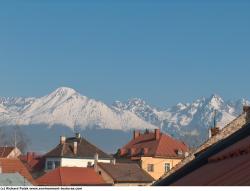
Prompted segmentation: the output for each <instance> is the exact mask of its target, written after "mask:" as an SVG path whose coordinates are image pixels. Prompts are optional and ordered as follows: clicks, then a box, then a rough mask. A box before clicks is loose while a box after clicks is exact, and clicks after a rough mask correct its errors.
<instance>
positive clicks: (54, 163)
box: [47, 161, 61, 170]
mask: <svg viewBox="0 0 250 191" xmlns="http://www.w3.org/2000/svg"><path fill="white" fill-rule="evenodd" d="M60 165H61V163H60V161H47V169H48V170H52V169H55V168H58V167H60Z"/></svg>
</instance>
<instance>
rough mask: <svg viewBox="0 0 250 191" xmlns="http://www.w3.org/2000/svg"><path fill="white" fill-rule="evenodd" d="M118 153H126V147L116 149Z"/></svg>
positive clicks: (121, 154)
mask: <svg viewBox="0 0 250 191" xmlns="http://www.w3.org/2000/svg"><path fill="white" fill-rule="evenodd" d="M118 153H119V155H120V156H123V155H125V154H126V149H124V148H121V149H119V150H118Z"/></svg>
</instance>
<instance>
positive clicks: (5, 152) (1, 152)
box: [0, 147, 15, 158]
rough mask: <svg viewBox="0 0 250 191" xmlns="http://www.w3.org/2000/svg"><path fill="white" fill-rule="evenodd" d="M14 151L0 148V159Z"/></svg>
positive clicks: (12, 148)
mask: <svg viewBox="0 0 250 191" xmlns="http://www.w3.org/2000/svg"><path fill="white" fill-rule="evenodd" d="M14 149H15V147H0V158H6V157H8V156H9V154H10V153H11V152H12V151H13V150H14Z"/></svg>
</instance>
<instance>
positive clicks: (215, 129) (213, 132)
mask: <svg viewBox="0 0 250 191" xmlns="http://www.w3.org/2000/svg"><path fill="white" fill-rule="evenodd" d="M219 132H220V128H219V127H213V128H210V129H209V138H211V137H213V136H215V135H217V134H218V133H219Z"/></svg>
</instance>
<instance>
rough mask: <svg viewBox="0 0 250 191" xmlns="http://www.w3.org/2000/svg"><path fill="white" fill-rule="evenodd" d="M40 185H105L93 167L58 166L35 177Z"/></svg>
mask: <svg viewBox="0 0 250 191" xmlns="http://www.w3.org/2000/svg"><path fill="white" fill-rule="evenodd" d="M36 181H37V183H38V185H41V186H70V185H82V186H83V185H105V184H106V183H105V182H104V180H103V179H102V177H101V176H100V175H98V174H97V173H96V172H95V170H94V169H93V168H79V167H59V168H56V169H54V170H52V171H49V172H48V173H46V174H45V175H43V176H42V177H40V178H38V179H36Z"/></svg>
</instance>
